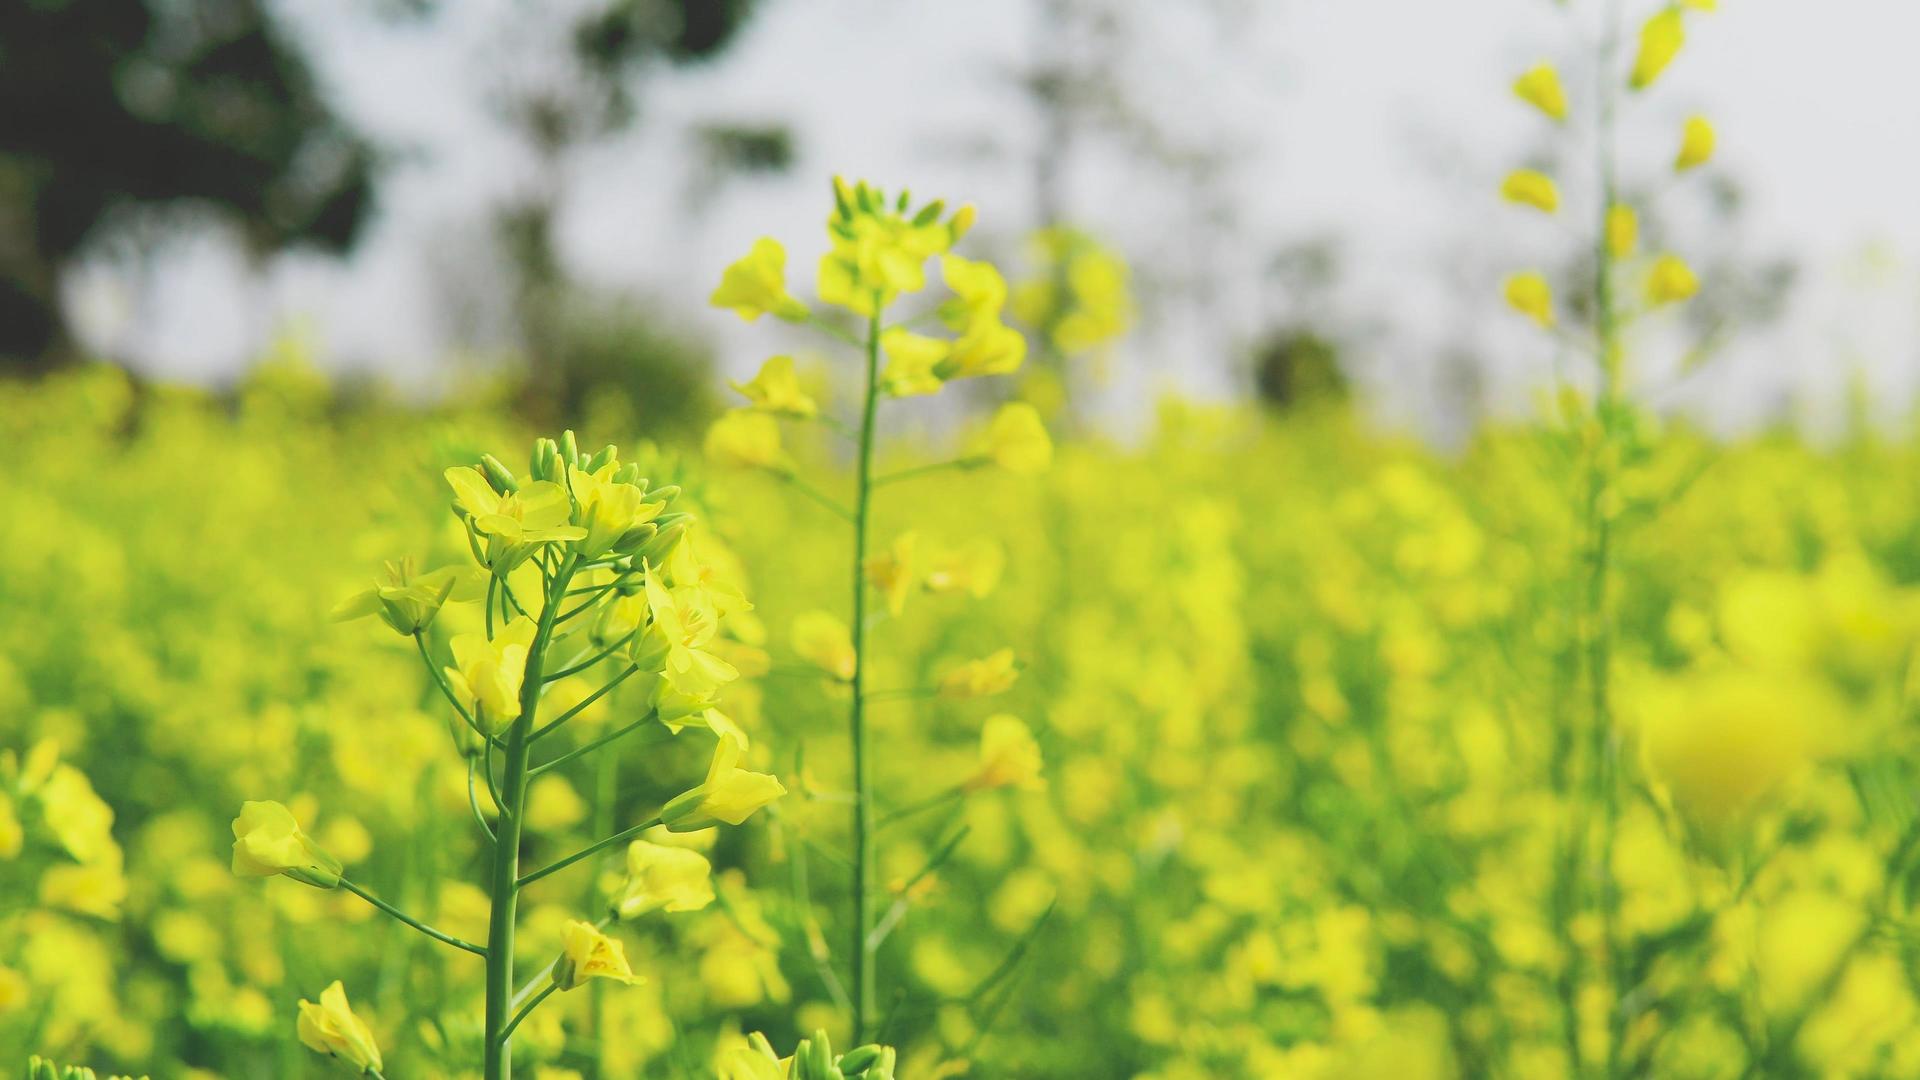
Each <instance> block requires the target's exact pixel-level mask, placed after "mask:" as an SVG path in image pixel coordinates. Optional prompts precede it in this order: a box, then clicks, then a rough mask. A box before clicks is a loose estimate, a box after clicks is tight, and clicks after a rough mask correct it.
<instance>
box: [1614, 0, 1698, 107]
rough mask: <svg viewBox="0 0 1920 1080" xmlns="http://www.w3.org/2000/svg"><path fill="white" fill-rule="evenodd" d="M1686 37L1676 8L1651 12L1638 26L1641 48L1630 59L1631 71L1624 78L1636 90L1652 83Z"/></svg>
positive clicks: (1683, 21) (1682, 22)
mask: <svg viewBox="0 0 1920 1080" xmlns="http://www.w3.org/2000/svg"><path fill="white" fill-rule="evenodd" d="M1686 40H1687V26H1686V22H1685V20H1683V19H1682V18H1681V17H1680V9H1679V8H1677V7H1664V8H1661V9H1660V10H1659V11H1656V12H1654V14H1653V16H1652V17H1651V18H1649V19H1648V20H1647V21H1646V23H1645V25H1643V26H1641V27H1640V51H1639V52H1638V53H1637V54H1635V56H1634V58H1633V74H1631V75H1629V76H1628V77H1627V85H1628V86H1631V87H1632V88H1634V89H1635V90H1644V89H1646V88H1647V87H1649V86H1652V85H1653V81H1654V80H1655V79H1658V78H1659V77H1660V73H1661V72H1663V71H1665V70H1667V65H1668V64H1671V63H1673V58H1674V57H1675V56H1678V55H1679V54H1680V46H1682V45H1684V44H1686Z"/></svg>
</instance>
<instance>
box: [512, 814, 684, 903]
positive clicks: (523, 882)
mask: <svg viewBox="0 0 1920 1080" xmlns="http://www.w3.org/2000/svg"><path fill="white" fill-rule="evenodd" d="M658 824H660V819H659V818H657V817H656V818H649V819H647V820H646V821H643V822H641V823H640V824H638V825H635V826H634V827H633V828H631V829H622V830H620V831H619V832H617V833H614V834H613V835H612V836H609V837H607V838H606V839H605V840H598V841H595V842H594V843H592V844H589V845H587V846H586V847H584V848H581V849H580V850H579V851H576V852H574V853H573V854H571V855H569V856H567V857H566V858H564V859H561V860H560V861H559V862H556V863H549V864H547V865H546V866H543V867H541V868H540V869H538V870H535V871H534V872H533V873H531V874H528V875H527V876H526V877H523V878H521V879H520V880H519V881H518V882H516V883H515V885H516V887H518V888H522V889H524V888H526V887H527V886H529V885H531V884H533V883H534V882H536V881H539V880H540V879H541V878H543V877H546V876H547V875H548V874H553V873H558V872H559V871H561V870H565V869H566V868H567V867H569V866H572V865H573V864H574V863H577V862H579V861H580V860H581V859H585V858H589V857H591V856H593V855H597V854H599V853H600V852H602V851H605V850H607V849H608V848H610V847H612V846H613V845H615V844H618V843H620V842H621V841H623V840H631V839H633V838H634V837H636V836H639V835H640V834H641V833H643V832H646V831H647V830H648V829H651V828H653V827H654V826H655V825H658Z"/></svg>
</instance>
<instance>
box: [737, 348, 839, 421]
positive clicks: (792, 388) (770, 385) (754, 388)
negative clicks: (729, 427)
mask: <svg viewBox="0 0 1920 1080" xmlns="http://www.w3.org/2000/svg"><path fill="white" fill-rule="evenodd" d="M727 385H729V386H731V387H733V388H734V389H735V390H737V391H739V392H740V395H741V396H742V397H744V398H746V399H747V400H748V401H750V402H752V403H753V408H755V409H757V410H759V411H760V412H768V413H773V414H775V415H776V416H791V417H795V418H797V419H801V420H805V419H808V418H810V417H812V416H815V415H817V414H818V413H819V412H820V406H819V403H817V402H815V401H814V400H813V398H812V396H811V395H809V394H808V393H807V392H806V391H805V390H802V389H801V388H800V378H799V376H798V375H795V374H794V370H793V357H791V356H769V357H768V358H767V359H766V362H764V363H762V364H761V365H760V371H759V373H758V374H756V375H755V376H754V377H753V378H752V379H751V380H749V381H747V382H737V381H732V380H729V381H728V383H727Z"/></svg>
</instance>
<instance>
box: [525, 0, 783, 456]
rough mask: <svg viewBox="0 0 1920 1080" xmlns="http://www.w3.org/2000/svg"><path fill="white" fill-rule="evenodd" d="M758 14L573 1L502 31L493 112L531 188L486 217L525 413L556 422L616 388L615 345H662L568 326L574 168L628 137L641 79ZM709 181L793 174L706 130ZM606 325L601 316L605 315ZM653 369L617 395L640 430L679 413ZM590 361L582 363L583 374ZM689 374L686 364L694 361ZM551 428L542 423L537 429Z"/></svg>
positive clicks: (597, 327) (699, 57) (659, 370)
mask: <svg viewBox="0 0 1920 1080" xmlns="http://www.w3.org/2000/svg"><path fill="white" fill-rule="evenodd" d="M753 2H754V0H570V2H569V3H567V4H564V5H558V6H545V5H538V6H529V7H528V8H527V9H526V10H525V11H524V12H522V13H521V17H519V18H516V19H513V20H509V22H508V23H507V24H505V25H503V26H502V27H501V37H500V38H499V41H500V43H501V48H500V56H499V61H500V62H499V63H498V65H497V66H496V67H495V70H496V71H497V72H498V75H497V77H496V79H495V83H494V87H493V90H492V99H493V107H494V111H495V113H496V114H497V115H498V116H500V118H501V119H502V121H503V122H504V123H505V124H506V125H507V127H508V128H509V129H510V130H511V131H512V132H513V133H514V134H515V135H516V137H517V138H518V139H519V141H520V142H521V144H522V145H523V146H524V147H525V148H526V150H527V152H528V154H529V156H530V158H531V163H532V169H531V175H530V176H529V178H528V181H527V182H525V183H523V184H521V185H520V186H519V188H518V190H517V191H516V192H514V194H513V195H512V196H510V197H509V198H508V199H506V200H505V201H504V202H502V203H501V204H500V205H499V206H498V207H497V208H496V209H495V213H494V231H495V235H496V237H497V239H498V242H499V244H500V248H501V252H502V254H503V255H504V256H505V264H506V269H507V271H508V273H509V274H510V275H511V278H512V280H511V281H510V282H509V283H508V296H509V303H510V305H511V309H512V315H513V319H512V321H513V323H514V327H513V330H514V333H515V336H517V337H518V338H519V339H520V344H521V345H522V346H523V347H524V348H525V350H526V352H527V355H528V359H529V362H530V364H531V367H530V370H529V375H530V386H529V389H530V390H531V391H532V393H531V394H530V395H529V400H528V404H529V405H530V406H531V407H532V410H531V411H533V412H534V413H536V414H538V413H543V412H557V411H558V410H561V409H564V408H565V406H566V404H567V403H568V402H573V401H577V400H579V399H580V397H581V396H582V394H584V393H586V392H587V391H589V390H590V389H592V387H593V386H594V385H595V384H596V383H599V382H601V381H604V380H605V379H607V378H610V377H612V376H614V375H615V374H617V372H616V370H615V369H614V368H610V367H608V365H607V364H606V363H605V362H604V361H605V359H606V357H607V354H606V348H607V346H608V344H609V343H610V342H613V341H617V340H621V339H623V338H628V339H632V338H634V337H635V336H638V337H648V338H649V339H650V340H657V341H665V340H667V339H668V338H669V337H670V335H651V336H650V335H648V333H647V332H646V331H645V329H644V328H643V327H640V326H638V325H631V326H629V327H628V328H627V329H626V330H625V331H624V332H623V333H621V334H610V333H608V332H607V325H606V324H607V320H606V319H605V318H604V317H602V318H596V319H593V320H589V321H590V323H591V325H590V326H586V325H582V324H579V323H577V322H576V319H575V316H577V315H578V313H579V310H580V309H579V306H578V305H577V304H575V303H574V297H575V294H576V293H579V292H580V291H581V287H580V283H579V282H577V281H575V280H574V279H573V278H572V276H571V275H570V274H569V273H568V270H567V266H566V262H565V260H564V259H563V258H562V257H561V255H560V252H559V250H558V246H557V243H556V240H555V224H556V221H557V219H558V217H559V214H560V211H561V208H562V206H563V204H564V202H565V199H566V195H567V188H568V180H569V176H568V173H569V168H570V166H571V165H572V163H573V161H574V160H575V159H576V158H577V157H578V156H579V155H580V154H581V153H583V152H586V151H588V150H590V149H591V148H592V147H594V146H595V145H596V144H599V143H602V142H603V141H605V140H607V139H609V138H611V137H613V136H614V135H616V134H618V133H620V132H622V131H625V130H627V129H628V128H630V127H631V126H632V125H633V124H634V122H635V121H636V119H637V118H638V113H639V102H638V92H639V87H640V85H641V84H642V82H643V81H644V79H645V77H646V76H647V75H649V74H651V73H653V72H654V71H656V70H658V69H659V68H661V67H662V66H678V65H686V64H694V63H699V62H703V61H707V60H710V59H712V58H714V57H716V56H718V55H719V54H720V53H721V52H723V51H724V50H725V49H726V47H727V46H728V45H729V44H731V43H732V42H733V40H734V38H735V36H736V35H737V33H738V32H739V30H740V28H741V26H742V25H744V24H745V22H746V20H747V18H748V17H749V15H750V14H751V13H752V10H753ZM701 139H702V141H703V143H704V150H705V154H704V157H703V158H702V160H703V163H704V165H705V167H707V168H709V169H714V168H719V167H731V168H734V169H738V170H743V171H769V170H771V171H780V170H783V169H785V168H786V166H787V165H788V164H789V163H790V162H791V160H792V155H793V151H792V146H791V141H790V136H789V135H788V133H787V132H786V131H785V129H783V128H753V129H749V128H739V129H732V128H727V127H725V126H719V127H709V128H707V129H705V130H704V131H703V132H702V133H701ZM603 314H604V313H603ZM646 355H647V357H649V358H651V359H652V361H653V362H652V363H649V364H646V365H642V366H641V368H640V369H636V370H634V371H631V372H627V373H626V377H625V378H624V379H623V382H624V383H627V384H633V383H634V382H635V380H643V379H645V378H648V377H652V376H659V377H660V378H661V379H663V380H665V381H664V382H663V383H662V384H661V385H660V386H659V387H658V388H657V389H658V390H660V391H661V393H659V394H656V393H653V392H651V391H649V390H648V389H647V388H646V387H643V386H639V385H626V386H625V387H624V389H625V390H626V392H627V393H628V395H629V396H630V397H632V398H634V399H635V400H636V401H640V402H645V403H647V409H648V412H647V415H646V416H644V417H643V419H647V420H657V419H661V417H660V416H658V415H656V414H657V413H659V412H662V411H664V410H665V408H666V403H668V402H672V401H678V400H681V399H682V398H683V397H684V395H682V394H680V393H678V391H677V389H676V387H677V385H678V383H679V381H680V380H679V379H678V377H677V376H676V375H675V374H674V373H673V371H672V367H673V365H672V364H669V363H665V362H663V357H664V356H665V354H664V353H663V352H662V351H661V350H659V349H652V350H649V351H647V353H646ZM587 358H592V362H591V363H584V364H583V363H582V361H584V360H586V359H587ZM686 359H687V362H693V356H692V354H691V353H689V354H687V355H686ZM542 418H543V419H551V417H542Z"/></svg>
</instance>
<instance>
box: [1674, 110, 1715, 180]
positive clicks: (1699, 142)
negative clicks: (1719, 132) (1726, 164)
mask: <svg viewBox="0 0 1920 1080" xmlns="http://www.w3.org/2000/svg"><path fill="white" fill-rule="evenodd" d="M1713 144H1714V136H1713V124H1712V123H1711V122H1710V121H1709V120H1708V119H1707V118H1706V117H1704V116H1689V117H1687V123H1686V126H1684V127H1682V128H1681V129H1680V150H1679V152H1678V153H1676V154H1674V156H1673V171H1674V172H1686V171H1687V170H1688V169H1694V168H1698V167H1700V166H1702V165H1705V164H1706V163H1707V162H1708V161H1709V160H1711V159H1712V157H1713Z"/></svg>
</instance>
